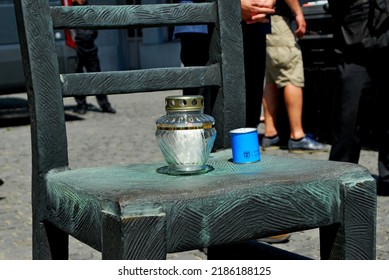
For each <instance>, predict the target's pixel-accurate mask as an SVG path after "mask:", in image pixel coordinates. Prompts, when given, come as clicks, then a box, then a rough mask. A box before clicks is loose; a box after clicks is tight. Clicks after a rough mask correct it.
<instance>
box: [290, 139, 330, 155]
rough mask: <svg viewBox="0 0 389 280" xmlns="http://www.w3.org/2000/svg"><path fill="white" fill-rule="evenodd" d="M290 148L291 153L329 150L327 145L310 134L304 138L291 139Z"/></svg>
mask: <svg viewBox="0 0 389 280" xmlns="http://www.w3.org/2000/svg"><path fill="white" fill-rule="evenodd" d="M288 149H289V152H291V153H302V152H310V153H312V152H327V151H328V147H327V145H324V144H321V143H319V142H317V141H316V140H314V139H312V138H311V137H309V136H308V135H306V136H304V138H303V139H301V140H299V141H295V140H293V139H289V141H288Z"/></svg>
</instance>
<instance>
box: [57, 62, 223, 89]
mask: <svg viewBox="0 0 389 280" xmlns="http://www.w3.org/2000/svg"><path fill="white" fill-rule="evenodd" d="M161 77H163V78H162V79H161ZM61 82H62V92H63V96H64V97H68V96H77V95H98V94H120V93H124V94H126V93H135V92H148V91H158V90H170V89H177V88H192V87H203V86H218V87H220V86H221V77H220V66H219V65H218V64H214V65H211V66H204V67H171V68H157V69H143V70H131V71H117V72H114V71H113V72H99V73H85V74H62V75H61Z"/></svg>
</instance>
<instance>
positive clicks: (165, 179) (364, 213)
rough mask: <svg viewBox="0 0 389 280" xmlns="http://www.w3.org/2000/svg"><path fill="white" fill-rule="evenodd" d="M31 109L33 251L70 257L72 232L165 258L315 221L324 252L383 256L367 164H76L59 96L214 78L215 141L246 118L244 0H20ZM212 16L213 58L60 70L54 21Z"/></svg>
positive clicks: (134, 254) (89, 23)
mask: <svg viewBox="0 0 389 280" xmlns="http://www.w3.org/2000/svg"><path fill="white" fill-rule="evenodd" d="M15 10H16V15H17V22H18V28H19V34H20V43H21V49H22V55H23V62H24V65H25V68H24V69H25V74H26V79H27V92H28V98H29V104H30V113H31V142H32V157H33V172H32V186H33V187H32V196H33V199H32V201H33V242H34V244H33V250H34V253H33V256H34V258H37V259H50V258H66V257H67V252H66V250H67V241H66V240H67V237H68V235H69V234H70V235H72V236H74V237H75V238H77V239H79V240H80V241H82V242H84V243H86V244H88V245H89V246H91V247H93V248H95V249H97V250H100V251H101V252H102V255H103V258H106V259H163V258H165V254H166V253H168V252H176V251H181V250H190V249H198V248H202V247H208V246H213V245H221V244H226V243H233V242H238V241H242V240H249V239H255V238H260V237H263V236H268V235H273V234H279V233H285V232H293V231H299V230H304V229H311V228H317V227H319V228H320V229H321V244H322V257H323V258H333V259H374V258H375V248H374V247H375V214H376V212H375V211H376V209H375V207H376V198H375V185H374V180H373V179H372V177H371V176H370V174H369V173H368V172H367V170H366V169H364V168H362V167H360V166H357V165H354V164H347V163H337V162H330V161H312V160H300V159H285V158H277V157H266V156H263V158H262V160H261V161H260V162H258V163H255V164H247V165H237V164H233V163H232V162H231V161H230V159H231V151H230V150H225V151H221V152H218V153H215V154H212V155H211V157H210V159H209V162H208V163H209V164H210V165H212V166H214V168H215V170H214V171H212V172H209V173H207V174H202V175H199V176H178V177H174V176H169V175H164V174H160V173H158V172H156V170H157V168H158V167H161V166H162V165H164V164H165V163H156V164H139V165H131V166H111V167H101V168H87V169H78V170H68V160H67V140H66V130H65V120H64V108H63V100H62V99H63V96H76V95H98V94H103V93H104V94H119V93H120V94H124V93H131V92H138V91H154V90H167V89H175V88H177V89H179V88H186V87H192V86H208V85H216V87H217V88H218V89H217V96H216V104H215V109H214V112H212V114H213V115H214V117H215V119H216V128H217V130H218V138H217V141H216V144H215V145H216V146H217V147H228V146H229V145H230V141H229V131H230V130H231V129H234V128H238V127H242V126H244V125H245V119H244V115H245V113H244V108H245V85H244V67H243V48H242V32H241V26H240V20H241V12H240V1H238V0H234V1H223V0H217V1H214V2H213V1H212V2H211V3H204V4H188V5H178V4H172V5H167V4H164V5H141V6H136V5H132V6H88V7H72V8H65V7H54V8H50V7H49V4H48V1H47V0H15ZM195 23H196V24H197V23H212V24H210V25H209V26H210V27H211V29H210V32H212V40H211V44H210V58H211V59H210V66H207V67H188V68H171V69H166V68H160V69H147V70H139V71H123V72H102V73H86V74H80V73H79V74H67V75H60V74H59V70H58V61H57V57H56V52H55V40H54V35H53V27H54V28H63V27H66V28H96V29H100V28H102V29H105V28H128V27H152V26H162V25H166V26H169V25H176V24H195Z"/></svg>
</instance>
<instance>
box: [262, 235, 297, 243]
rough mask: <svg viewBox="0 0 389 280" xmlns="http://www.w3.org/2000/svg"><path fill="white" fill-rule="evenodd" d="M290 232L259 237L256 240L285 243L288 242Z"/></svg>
mask: <svg viewBox="0 0 389 280" xmlns="http://www.w3.org/2000/svg"><path fill="white" fill-rule="evenodd" d="M289 238H290V234H289V233H285V234H280V235H273V236H269V237H265V238H260V239H258V241H260V242H265V243H269V244H276V243H287V242H289Z"/></svg>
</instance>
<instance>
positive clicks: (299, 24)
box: [294, 13, 307, 38]
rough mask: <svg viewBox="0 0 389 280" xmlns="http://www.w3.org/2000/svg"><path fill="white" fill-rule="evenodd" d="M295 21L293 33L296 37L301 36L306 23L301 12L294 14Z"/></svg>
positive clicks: (305, 28) (304, 30)
mask: <svg viewBox="0 0 389 280" xmlns="http://www.w3.org/2000/svg"><path fill="white" fill-rule="evenodd" d="M295 21H296V30H295V32H294V33H295V34H296V37H297V38H301V37H303V36H304V34H305V32H306V30H307V23H306V22H305V18H304V15H303V14H302V13H301V14H296V17H295Z"/></svg>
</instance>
